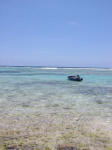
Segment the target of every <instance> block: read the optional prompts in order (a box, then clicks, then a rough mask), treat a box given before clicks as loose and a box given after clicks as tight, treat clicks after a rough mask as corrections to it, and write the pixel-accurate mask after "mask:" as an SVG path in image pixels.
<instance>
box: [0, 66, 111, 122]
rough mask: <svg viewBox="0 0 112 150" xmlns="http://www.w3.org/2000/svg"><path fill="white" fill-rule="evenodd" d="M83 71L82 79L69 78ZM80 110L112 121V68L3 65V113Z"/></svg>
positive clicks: (0, 113)
mask: <svg viewBox="0 0 112 150" xmlns="http://www.w3.org/2000/svg"><path fill="white" fill-rule="evenodd" d="M76 74H80V75H81V77H83V79H84V80H83V81H82V82H72V81H69V80H67V76H68V75H76ZM66 112H77V113H79V114H83V116H85V117H86V118H89V119H93V118H95V119H96V118H97V119H99V118H100V119H104V121H106V120H109V121H112V117H111V116H112V70H111V69H98V68H97V69H95V68H38V67H0V116H2V117H4V119H5V117H6V116H14V115H18V114H19V115H20V114H23V115H28V114H36V113H38V114H52V113H66Z"/></svg>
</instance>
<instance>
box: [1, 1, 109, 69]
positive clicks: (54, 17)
mask: <svg viewBox="0 0 112 150" xmlns="http://www.w3.org/2000/svg"><path fill="white" fill-rule="evenodd" d="M0 65H39V66H40V65H44V66H45V65H47V66H74V67H78V66H79V67H81V66H82V67H85V66H89V67H112V0H0Z"/></svg>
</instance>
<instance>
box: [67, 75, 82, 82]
mask: <svg viewBox="0 0 112 150" xmlns="http://www.w3.org/2000/svg"><path fill="white" fill-rule="evenodd" d="M68 79H69V80H71V81H82V80H83V78H80V77H77V76H68Z"/></svg>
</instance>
